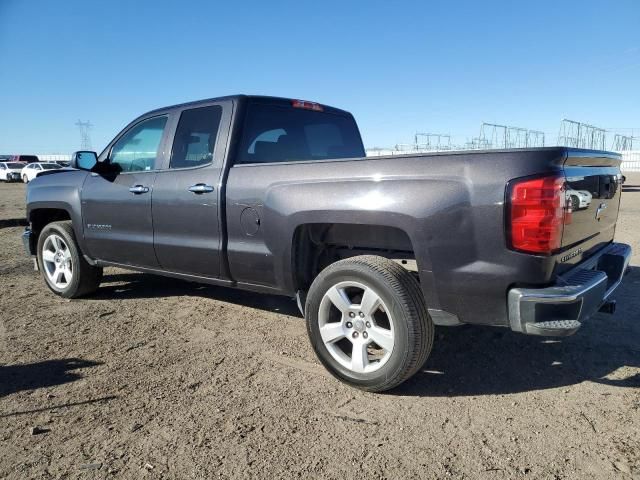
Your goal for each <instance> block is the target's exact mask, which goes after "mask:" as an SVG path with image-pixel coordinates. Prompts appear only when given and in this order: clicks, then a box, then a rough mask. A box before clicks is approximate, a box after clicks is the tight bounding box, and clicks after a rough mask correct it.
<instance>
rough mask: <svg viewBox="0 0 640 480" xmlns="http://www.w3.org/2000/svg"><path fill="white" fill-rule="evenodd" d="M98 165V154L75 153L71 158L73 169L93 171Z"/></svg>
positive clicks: (87, 152)
mask: <svg viewBox="0 0 640 480" xmlns="http://www.w3.org/2000/svg"><path fill="white" fill-rule="evenodd" d="M96 163H98V155H97V154H96V152H89V151H80V152H75V153H74V154H73V155H72V156H71V165H70V167H71V168H77V169H79V170H91V169H92V168H93V167H95V166H96Z"/></svg>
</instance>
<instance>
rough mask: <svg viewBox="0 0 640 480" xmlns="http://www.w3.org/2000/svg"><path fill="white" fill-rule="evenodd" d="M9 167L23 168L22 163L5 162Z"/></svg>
mask: <svg viewBox="0 0 640 480" xmlns="http://www.w3.org/2000/svg"><path fill="white" fill-rule="evenodd" d="M6 165H7V167H9V168H23V167H24V163H17V162H11V163H7V164H6Z"/></svg>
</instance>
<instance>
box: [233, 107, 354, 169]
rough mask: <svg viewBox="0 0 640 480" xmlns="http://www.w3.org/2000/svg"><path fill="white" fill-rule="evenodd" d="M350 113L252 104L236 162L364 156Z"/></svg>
mask: <svg viewBox="0 0 640 480" xmlns="http://www.w3.org/2000/svg"><path fill="white" fill-rule="evenodd" d="M364 155H365V153H364V148H363V147H362V140H361V139H360V133H359V132H358V128H357V126H356V123H355V121H354V120H353V118H352V117H351V116H348V115H339V114H334V113H329V112H317V111H311V110H305V109H299V108H293V107H284V106H276V105H260V104H253V105H250V106H249V111H248V113H247V119H246V121H245V127H244V132H243V135H242V142H241V143H240V150H239V153H238V158H237V160H236V163H268V162H291V161H312V160H326V159H332V158H354V157H364Z"/></svg>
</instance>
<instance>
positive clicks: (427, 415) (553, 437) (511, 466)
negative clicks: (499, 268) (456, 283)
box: [0, 175, 640, 479]
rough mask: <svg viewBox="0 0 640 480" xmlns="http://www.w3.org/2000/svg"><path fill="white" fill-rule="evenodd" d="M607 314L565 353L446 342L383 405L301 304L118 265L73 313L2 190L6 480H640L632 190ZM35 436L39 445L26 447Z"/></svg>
mask: <svg viewBox="0 0 640 480" xmlns="http://www.w3.org/2000/svg"><path fill="white" fill-rule="evenodd" d="M627 184H628V185H629V187H628V188H626V192H625V193H624V195H623V203H622V208H621V219H620V224H619V227H618V232H617V239H618V240H619V241H624V242H628V243H631V244H632V245H633V246H634V248H635V252H636V253H635V256H634V259H633V262H632V265H634V268H633V269H632V272H631V274H630V275H628V276H627V277H626V279H625V281H624V282H623V284H622V286H621V287H620V288H619V290H618V293H617V295H616V297H617V299H618V312H617V313H616V315H615V316H613V317H611V316H607V315H603V314H598V315H597V316H596V317H594V318H593V319H592V320H591V321H590V322H589V323H588V324H587V325H586V326H585V327H584V328H583V329H582V330H581V331H580V332H579V333H578V334H577V335H575V336H573V337H569V338H567V339H561V340H549V339H544V338H536V337H528V336H524V335H519V334H515V333H512V332H510V331H508V330H506V329H498V328H480V327H471V326H465V327H457V328H449V329H447V328H440V329H438V330H437V331H436V341H435V345H434V350H433V353H432V355H431V357H430V358H429V359H428V361H427V363H426V365H425V366H424V370H423V371H422V372H421V373H419V374H418V375H416V377H414V378H413V379H412V380H411V381H409V382H407V383H406V384H405V385H403V386H401V387H400V388H399V389H397V390H395V391H392V392H390V393H387V394H384V395H379V394H370V393H363V392H360V391H358V390H354V389H352V388H349V387H347V386H345V385H342V384H341V383H339V382H338V381H337V380H335V379H333V378H332V377H330V376H329V375H328V374H327V373H325V371H324V370H323V368H322V367H321V366H320V364H319V363H318V361H317V360H316V359H315V357H314V355H313V352H312V350H311V348H310V346H309V343H308V341H307V336H306V331H305V326H304V322H303V320H302V318H301V317H300V315H299V313H298V312H297V308H296V306H295V303H294V302H293V301H291V300H289V299H285V298H279V297H272V296H265V295H257V294H251V293H245V292H240V291H234V290H229V289H224V288H217V287H210V286H202V285H196V284H190V283H186V282H180V281H175V280H169V279H164V278H159V277H153V276H150V275H145V274H138V273H128V272H125V271H122V270H117V269H107V270H106V271H105V280H104V283H103V285H102V287H101V288H100V290H99V292H98V293H97V294H95V295H94V296H92V297H91V298H87V299H82V300H74V301H66V300H63V299H60V298H58V297H56V296H54V295H53V294H52V293H50V292H49V291H48V290H47V289H46V288H45V286H44V283H43V281H42V280H41V278H40V277H39V275H38V274H37V273H36V272H34V271H33V267H32V264H31V262H30V260H29V259H28V258H26V257H25V254H24V252H23V248H22V244H21V241H20V233H21V231H22V229H23V227H22V226H20V223H21V222H22V221H21V219H22V218H23V217H24V190H25V189H24V186H23V185H22V184H0V244H2V245H4V247H3V248H2V249H0V477H1V478H9V479H27V478H180V479H187V478H202V479H205V478H218V477H222V478H229V477H232V478H269V479H271V478H296V477H301V478H335V479H343V478H365V477H366V478H372V479H378V478H391V479H409V478H488V479H504V478H549V479H560V478H562V479H564V478H567V479H574V478H598V479H600V478H602V479H605V478H606V479H610V478H633V479H640V388H639V387H640V255H639V254H640V175H635V176H632V175H629V179H628V181H627ZM34 427H38V428H40V429H41V431H42V432H41V433H37V431H36V432H35V433H36V434H32V433H33V432H32V428H34Z"/></svg>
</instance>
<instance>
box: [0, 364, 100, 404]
mask: <svg viewBox="0 0 640 480" xmlns="http://www.w3.org/2000/svg"><path fill="white" fill-rule="evenodd" d="M97 365H100V362H94V361H91V360H82V359H78V358H66V359H59V360H46V361H43V362H37V363H27V364H22V365H0V398H2V397H4V396H6V395H10V394H12V393H16V392H20V391H23V390H35V389H38V388H45V387H53V386H56V385H62V384H64V383H69V382H73V381H75V380H79V379H80V378H82V375H81V374H80V373H78V372H76V371H75V370H78V369H81V368H89V367H95V366H97Z"/></svg>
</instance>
